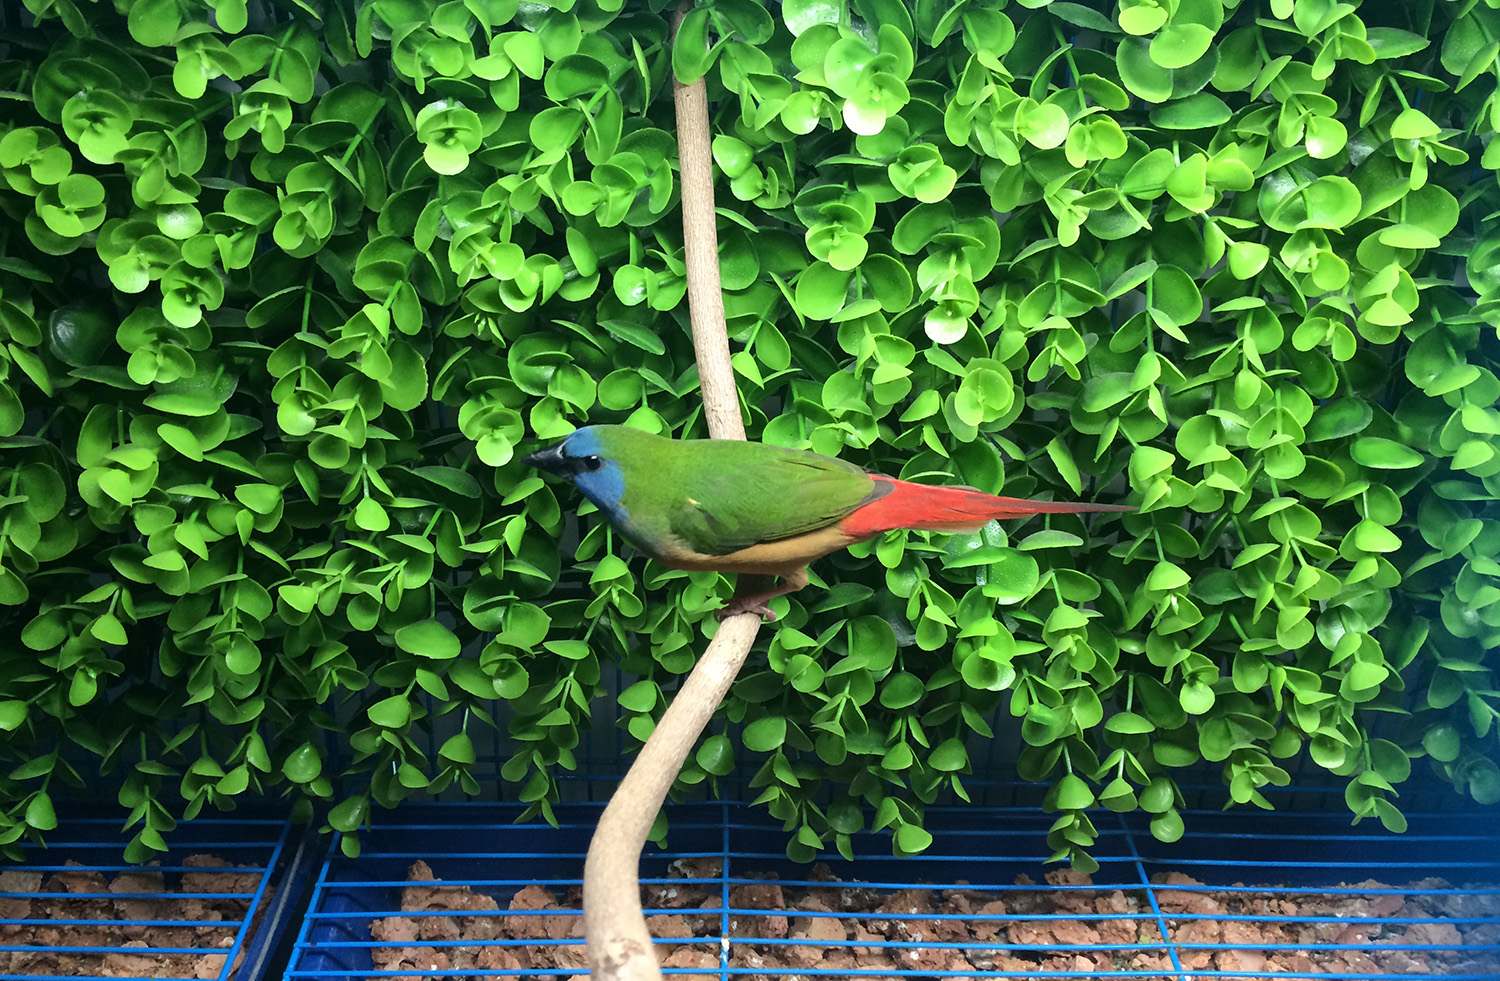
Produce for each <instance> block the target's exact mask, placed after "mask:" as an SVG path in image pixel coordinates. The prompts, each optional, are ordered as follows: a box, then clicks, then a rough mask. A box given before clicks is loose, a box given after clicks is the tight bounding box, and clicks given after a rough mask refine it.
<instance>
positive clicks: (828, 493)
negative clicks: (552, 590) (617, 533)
mask: <svg viewBox="0 0 1500 981" xmlns="http://www.w3.org/2000/svg"><path fill="white" fill-rule="evenodd" d="M601 428H604V427H601ZM609 428H611V429H613V427H609ZM610 435H614V434H613V433H612V434H610ZM642 435H644V434H642ZM627 442H628V444H629V445H628V446H626V445H623V444H625V443H627ZM619 444H621V445H610V444H608V443H607V444H606V445H607V446H608V447H609V449H610V452H611V455H613V456H615V457H616V458H617V459H620V460H623V461H626V462H627V471H626V489H625V494H624V499H623V503H624V505H625V507H626V509H627V511H628V512H629V522H630V525H631V530H632V531H633V532H634V533H635V535H636V536H637V537H639V538H642V539H645V540H647V541H648V542H649V543H650V544H653V545H655V546H656V547H657V548H658V550H670V549H672V548H673V547H675V548H686V549H689V550H691V551H692V552H695V553H697V554H699V555H727V554H729V553H730V552H737V551H739V550H740V549H743V548H749V547H750V546H752V545H758V544H761V543H763V542H775V541H780V540H782V539H785V538H793V537H795V536H797V535H802V534H806V533H807V532H811V531H816V530H818V529H820V528H826V527H827V526H829V525H831V524H834V523H835V522H837V521H839V520H840V519H842V518H843V517H844V516H845V515H847V514H849V512H851V511H853V510H854V509H856V508H858V507H859V506H860V505H861V504H863V503H865V502H866V501H867V500H869V499H870V497H871V495H872V493H874V492H875V491H876V484H875V482H874V481H873V480H872V479H871V478H870V476H869V474H867V473H865V472H864V471H863V470H861V469H859V468H858V467H856V466H854V465H853V464H850V463H845V462H844V461H842V460H838V459H835V458H833V457H828V456H822V455H821V454H817V453H808V452H804V451H800V450H788V449H783V448H781V447H777V446H768V445H766V444H764V443H744V442H738V441H732V440H664V439H659V438H657V437H646V438H645V439H641V438H640V437H639V436H636V435H633V434H632V435H626V436H624V437H622V438H621V439H620V440H619Z"/></svg>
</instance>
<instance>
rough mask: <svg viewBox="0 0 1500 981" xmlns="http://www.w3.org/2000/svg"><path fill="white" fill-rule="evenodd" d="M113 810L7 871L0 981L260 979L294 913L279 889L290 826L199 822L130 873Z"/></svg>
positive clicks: (1, 894)
mask: <svg viewBox="0 0 1500 981" xmlns="http://www.w3.org/2000/svg"><path fill="white" fill-rule="evenodd" d="M75 810H82V808H81V807H80V808H75ZM105 810H108V812H109V813H110V814H111V815H112V816H109V817H102V816H100V817H77V818H69V819H67V820H66V821H65V822H64V823H63V824H62V825H61V826H59V827H58V828H57V829H56V830H54V831H53V832H51V833H50V834H49V835H48V839H47V845H46V846H45V848H43V847H39V846H36V845H33V844H30V843H24V844H23V845H22V848H23V857H22V860H21V861H20V862H16V863H5V864H4V865H3V867H0V979H6V981H8V979H12V978H15V979H22V978H24V979H27V981H36V979H44V978H64V977H66V978H74V979H76V978H117V977H158V978H171V977H186V978H218V979H220V981H227V979H230V978H235V979H238V981H249V979H252V978H256V977H258V976H259V975H260V974H261V971H262V969H263V966H264V964H265V962H266V961H267V960H268V959H269V957H270V955H271V952H272V949H273V948H274V946H275V943H276V940H277V936H278V934H279V933H280V927H282V926H284V925H285V919H286V918H287V916H288V915H289V914H290V911H291V907H290V905H289V904H288V903H287V902H286V900H288V899H290V898H291V897H290V896H289V895H287V894H286V893H287V892H288V891H287V890H283V891H282V892H283V894H282V895H276V890H275V889H274V888H273V881H272V880H273V878H274V874H275V872H276V870H277V869H278V868H280V867H282V866H283V864H284V863H283V858H284V856H285V855H287V849H288V842H289V841H290V840H291V837H292V836H293V834H294V826H293V825H292V824H291V822H289V821H288V820H286V818H285V817H284V816H283V817H233V818H223V817H199V818H197V819H195V820H193V821H191V822H187V823H184V824H180V825H178V826H177V828H176V829H174V831H173V832H172V833H170V834H169V835H168V836H167V842H166V843H167V845H168V850H167V851H166V852H164V853H162V854H161V856H160V858H159V859H158V860H157V861H155V862H154V863H151V864H147V865H131V864H125V863H123V862H122V861H121V858H122V855H121V853H122V849H123V846H124V841H125V836H124V835H122V833H121V830H120V829H121V825H122V823H123V822H122V821H121V819H120V816H119V815H114V814H113V809H112V808H109V809H106V808H102V807H101V808H99V811H100V812H102V811H105ZM96 813H98V812H96ZM273 897H274V899H273ZM278 917H279V918H278Z"/></svg>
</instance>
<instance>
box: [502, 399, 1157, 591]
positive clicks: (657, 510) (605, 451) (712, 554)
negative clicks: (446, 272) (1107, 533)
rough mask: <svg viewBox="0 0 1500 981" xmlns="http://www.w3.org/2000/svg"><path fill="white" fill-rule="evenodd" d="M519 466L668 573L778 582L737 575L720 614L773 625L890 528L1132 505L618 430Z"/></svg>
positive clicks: (580, 434)
mask: <svg viewBox="0 0 1500 981" xmlns="http://www.w3.org/2000/svg"><path fill="white" fill-rule="evenodd" d="M526 461H527V462H528V463H530V464H531V465H532V466H534V467H536V468H538V469H540V470H544V471H546V472H548V473H552V474H557V475H558V476H561V477H566V478H567V479H568V480H570V481H572V482H573V484H574V485H575V486H576V487H577V488H578V489H579V490H580V491H582V492H583V494H584V496H585V497H587V498H588V499H589V500H590V501H593V502H594V505H595V506H596V507H598V508H599V510H600V511H601V512H602V513H603V514H604V516H605V517H606V518H607V519H609V521H610V523H611V524H612V525H614V527H615V529H616V530H618V531H619V532H620V534H621V535H623V536H624V537H625V538H626V539H627V540H628V541H629V542H630V543H631V544H633V545H634V546H635V547H636V548H638V549H640V550H641V551H642V552H644V553H645V554H646V555H648V556H650V557H651V558H653V559H655V560H656V561H657V562H659V563H661V564H662V565H664V566H667V567H669V568H673V569H710V570H713V571H715V572H736V573H748V574H750V575H753V576H773V577H776V578H778V579H780V580H781V584H780V585H779V586H775V587H774V588H771V589H767V590H761V591H756V590H754V589H746V588H745V584H744V581H743V580H742V581H741V588H740V592H739V593H738V594H737V595H736V596H735V598H734V599H733V600H732V601H731V602H730V604H729V605H728V606H727V607H725V608H724V609H723V610H722V611H720V616H730V615H733V614H736V613H759V614H760V615H761V616H763V617H766V618H767V619H775V614H774V613H772V612H771V610H770V609H769V608H768V607H767V606H766V602H767V601H768V600H770V599H772V598H773V597H776V596H781V595H784V594H786V593H792V592H796V591H797V590H799V589H801V588H802V587H804V586H806V585H807V564H808V563H809V562H811V561H813V560H814V559H817V558H820V557H822V556H824V555H827V554H828V553H830V552H835V551H838V550H839V549H841V548H844V547H846V546H848V545H852V544H854V543H855V542H862V541H865V540H866V539H870V538H873V537H875V536H876V535H879V534H880V533H881V532H885V531H890V530H892V529H895V528H917V529H924V530H927V531H945V532H973V531H977V530H979V529H980V528H982V527H984V525H985V524H987V523H988V522H990V521H991V520H993V519H995V518H1002V519H1004V518H1024V517H1027V516H1029V515H1033V514H1074V513H1079V512H1085V511H1132V510H1134V508H1130V507H1126V506H1123V505H1118V504H1070V503H1065V502H1056V501H1027V500H1022V499H1020V498H1015V497H996V496H995V495H993V494H986V493H985V492H983V491H981V490H977V489H975V488H973V487H944V486H930V485H927V484H914V483H911V482H909V481H905V480H897V479H895V478H894V477H886V476H882V475H881V474H873V473H868V472H866V471H864V470H861V469H860V468H859V467H857V466H854V465H853V464H851V463H846V462H844V461H843V460H838V459H835V458H833V457H831V456H824V455H822V454H821V453H811V452H808V451H806V450H789V449H784V448H782V447H779V446H768V445H766V444H764V443H746V442H741V441H739V440H721V439H666V438H663V437H661V436H653V435H651V434H650V433H646V432H642V431H640V430H638V429H630V428H628V427H625V426H588V427H585V428H583V429H579V430H577V431H576V432H573V433H571V434H569V435H568V436H567V437H566V438H565V439H563V440H562V442H560V443H557V444H555V445H553V446H550V447H548V448H546V449H544V450H540V451H538V452H536V453H533V454H531V455H530V456H528V457H527V458H526Z"/></svg>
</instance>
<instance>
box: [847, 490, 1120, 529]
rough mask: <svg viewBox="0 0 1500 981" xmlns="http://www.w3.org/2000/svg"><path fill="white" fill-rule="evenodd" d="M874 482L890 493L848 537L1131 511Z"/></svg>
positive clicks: (854, 520) (851, 522)
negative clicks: (1039, 516)
mask: <svg viewBox="0 0 1500 981" xmlns="http://www.w3.org/2000/svg"><path fill="white" fill-rule="evenodd" d="M875 480H876V481H877V482H880V483H888V484H890V485H891V488H890V490H889V491H887V492H886V493H884V494H882V495H880V496H879V497H877V498H876V499H875V500H873V501H871V502H870V503H869V504H866V505H864V506H863V507H861V508H859V509H857V510H855V511H854V512H853V513H851V514H850V515H849V516H848V517H846V518H844V520H843V521H841V522H840V523H839V524H840V527H841V528H842V529H843V530H844V531H845V532H846V533H848V534H850V535H853V536H855V537H857V538H868V537H870V536H872V535H878V534H880V533H881V532H883V531H890V530H891V529H893V528H918V529H922V530H925V531H950V532H968V531H977V530H979V529H980V528H983V527H984V526H985V525H986V524H987V523H989V522H990V521H992V520H994V519H996V518H998V519H1000V520H1002V521H1003V520H1006V519H1008V518H1025V517H1029V516H1030V515H1033V514H1077V513H1080V512H1088V511H1134V510H1135V508H1132V507H1127V506H1125V505H1120V504H1087V503H1079V504H1074V503H1071V502H1068V501H1027V500H1023V499H1022V498H1019V497H996V496H995V495H994V494H986V493H985V492H984V491H981V490H975V489H974V488H972V487H944V486H934V485H929V484H913V483H911V482H909V481H905V480H896V479H894V478H891V477H876V478H875Z"/></svg>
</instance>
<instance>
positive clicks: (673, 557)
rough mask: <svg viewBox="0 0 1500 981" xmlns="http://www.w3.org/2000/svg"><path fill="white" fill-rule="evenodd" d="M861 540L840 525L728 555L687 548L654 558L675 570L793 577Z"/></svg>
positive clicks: (657, 554) (663, 553) (661, 553)
mask: <svg viewBox="0 0 1500 981" xmlns="http://www.w3.org/2000/svg"><path fill="white" fill-rule="evenodd" d="M856 541H858V539H856V538H854V537H851V536H850V535H848V534H846V533H845V532H844V531H843V530H842V529H840V528H839V526H838V525H830V526H829V527H827V528H820V529H818V530H817V531H813V532H808V533H807V534H805V535H798V536H796V537H795V538H784V539H782V540H781V541H779V542H763V543H762V544H759V545H751V546H750V547H749V548H742V549H740V550H739V551H737V552H729V553H727V554H725V555H704V554H702V553H699V552H693V551H690V550H687V549H672V550H670V551H663V550H658V551H656V552H654V553H653V554H652V558H654V559H656V561H658V562H660V563H661V564H662V565H665V566H669V567H671V568H673V569H693V570H699V569H711V570H713V571H715V572H748V573H751V574H754V575H762V576H783V577H785V576H789V575H791V574H792V573H794V572H796V571H797V570H798V569H801V568H802V567H803V566H805V565H807V563H809V562H811V561H812V560H813V559H818V558H822V557H823V556H825V555H827V554H828V553H829V552H837V551H838V550H839V549H841V548H845V547H847V546H849V545H852V544H853V543H854V542H856Z"/></svg>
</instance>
